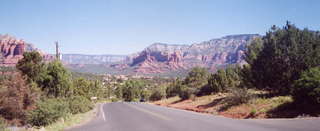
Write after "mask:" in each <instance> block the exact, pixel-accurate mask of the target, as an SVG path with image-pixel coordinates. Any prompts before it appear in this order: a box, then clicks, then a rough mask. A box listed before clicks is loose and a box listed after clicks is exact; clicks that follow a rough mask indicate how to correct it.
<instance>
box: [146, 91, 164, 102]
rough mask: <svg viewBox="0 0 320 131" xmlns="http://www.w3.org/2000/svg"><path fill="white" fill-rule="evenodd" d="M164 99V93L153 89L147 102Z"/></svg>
mask: <svg viewBox="0 0 320 131" xmlns="http://www.w3.org/2000/svg"><path fill="white" fill-rule="evenodd" d="M165 97H166V94H165V92H163V91H161V90H160V89H155V90H154V91H153V92H152V94H151V96H150V98H149V100H151V101H157V100H161V99H162V98H165Z"/></svg>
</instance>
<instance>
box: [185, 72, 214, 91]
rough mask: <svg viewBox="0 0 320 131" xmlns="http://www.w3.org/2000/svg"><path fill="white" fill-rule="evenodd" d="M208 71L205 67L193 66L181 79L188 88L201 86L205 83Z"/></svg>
mask: <svg viewBox="0 0 320 131" xmlns="http://www.w3.org/2000/svg"><path fill="white" fill-rule="evenodd" d="M208 76H209V72H208V70H207V69H206V68H201V67H194V68H192V70H191V71H190V72H189V73H188V75H187V76H186V78H185V79H184V81H183V84H184V85H187V86H188V87H190V88H201V87H202V86H204V85H206V84H207V82H208V81H207V79H208Z"/></svg>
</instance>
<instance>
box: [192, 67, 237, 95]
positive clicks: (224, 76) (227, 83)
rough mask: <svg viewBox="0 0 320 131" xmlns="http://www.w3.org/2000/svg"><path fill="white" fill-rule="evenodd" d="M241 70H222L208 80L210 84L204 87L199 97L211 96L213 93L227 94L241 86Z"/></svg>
mask: <svg viewBox="0 0 320 131" xmlns="http://www.w3.org/2000/svg"><path fill="white" fill-rule="evenodd" d="M239 72H240V68H239V67H228V68H226V69H220V70H218V71H217V72H216V73H215V74H211V75H210V76H209V78H208V84H207V85H205V86H203V87H202V88H201V89H200V91H199V94H198V95H209V94H211V93H218V92H225V91H228V89H230V88H236V87H238V86H239V85H240V76H239Z"/></svg>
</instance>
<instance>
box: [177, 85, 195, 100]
mask: <svg viewBox="0 0 320 131" xmlns="http://www.w3.org/2000/svg"><path fill="white" fill-rule="evenodd" d="M194 94H197V89H195V88H188V87H185V88H182V90H181V92H180V93H179V97H180V98H181V99H182V100H186V99H189V98H191V96H192V95H194Z"/></svg>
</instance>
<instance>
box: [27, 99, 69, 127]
mask: <svg viewBox="0 0 320 131" xmlns="http://www.w3.org/2000/svg"><path fill="white" fill-rule="evenodd" d="M69 112H70V110H69V105H68V102H67V101H66V100H63V99H45V100H42V101H39V102H38V103H37V105H36V109H34V110H32V111H29V112H28V114H27V119H28V121H27V122H28V123H29V124H31V125H33V126H46V125H49V124H51V123H53V122H55V121H57V120H58V119H59V118H63V117H66V116H67V115H68V113H69Z"/></svg>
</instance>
